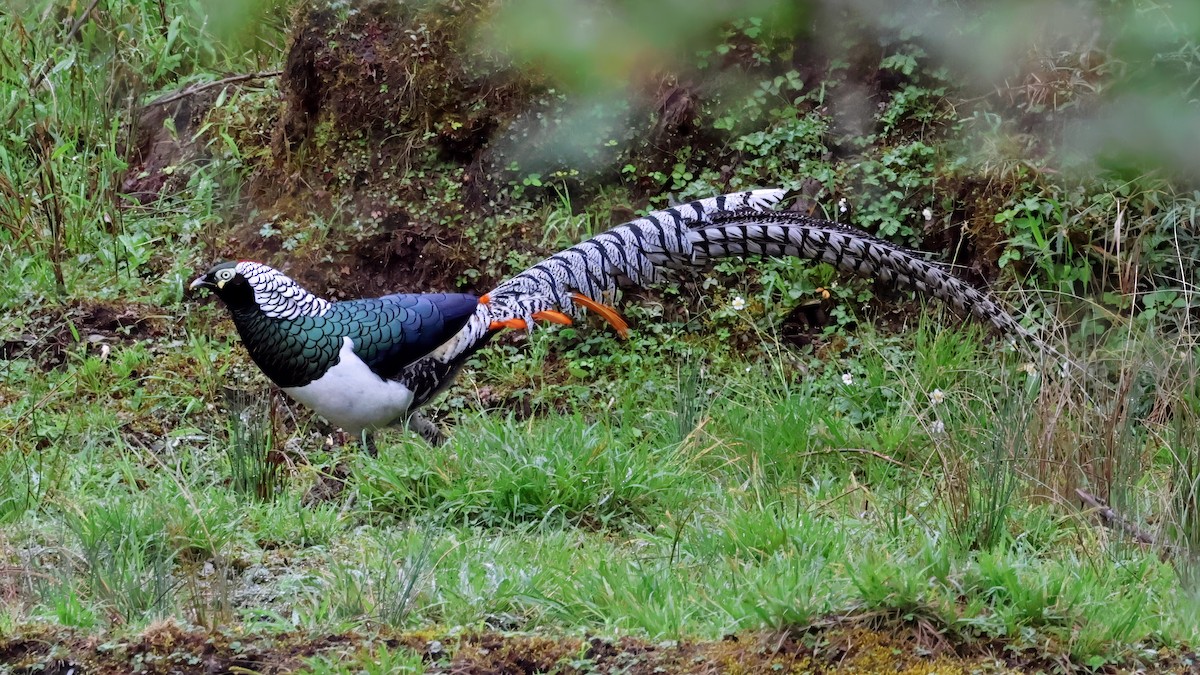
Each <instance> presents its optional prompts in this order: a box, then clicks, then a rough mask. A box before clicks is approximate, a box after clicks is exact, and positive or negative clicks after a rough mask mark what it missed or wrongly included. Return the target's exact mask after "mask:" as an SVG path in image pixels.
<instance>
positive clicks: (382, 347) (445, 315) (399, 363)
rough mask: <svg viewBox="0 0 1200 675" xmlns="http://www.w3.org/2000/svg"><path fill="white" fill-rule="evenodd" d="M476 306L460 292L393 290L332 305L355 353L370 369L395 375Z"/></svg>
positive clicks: (446, 337) (390, 376)
mask: <svg viewBox="0 0 1200 675" xmlns="http://www.w3.org/2000/svg"><path fill="white" fill-rule="evenodd" d="M478 305H479V298H477V297H475V296H474V295H467V294H461V293H428V294H410V293H398V294H395V295H385V296H383V297H380V298H370V299H364V300H351V301H348V302H339V303H336V304H335V305H334V310H335V311H336V312H337V314H338V317H337V319H336V320H337V321H339V322H342V323H343V324H344V326H345V335H346V336H347V337H349V338H350V339H351V341H352V342H353V343H354V353H355V355H357V356H358V358H360V359H362V360H363V362H364V363H366V364H367V367H369V368H370V369H371V370H372V371H373V372H374V373H375V374H377V375H379V376H380V377H382V378H384V379H393V378H395V377H396V376H397V375H398V374H399V373H400V372H401V371H402V370H403V369H404V368H405V366H407V365H409V364H410V363H412V362H414V361H416V360H418V359H420V358H421V357H423V356H425V355H427V354H429V353H430V352H431V351H433V350H434V349H436V348H437V347H438V346H439V345H441V344H442V343H444V342H446V341H447V340H449V339H450V338H451V337H453V336H454V334H455V333H457V332H459V331H460V330H461V329H462V327H463V326H464V325H466V323H467V320H468V319H470V318H471V316H472V315H473V314H474V312H475V309H476V307H477V306H478Z"/></svg>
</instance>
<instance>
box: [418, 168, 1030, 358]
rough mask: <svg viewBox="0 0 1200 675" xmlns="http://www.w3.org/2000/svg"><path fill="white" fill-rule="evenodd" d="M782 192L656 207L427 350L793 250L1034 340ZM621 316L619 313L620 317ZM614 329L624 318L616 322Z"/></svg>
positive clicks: (534, 273)
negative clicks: (707, 269) (626, 288)
mask: <svg viewBox="0 0 1200 675" xmlns="http://www.w3.org/2000/svg"><path fill="white" fill-rule="evenodd" d="M784 195H785V191H784V190H778V189H768V190H752V191H749V192H739V193H734V194H729V195H721V196H718V197H711V198H708V199H702V200H698V201H694V202H691V203H689V204H684V205H681V206H677V207H674V208H670V209H665V210H661V211H654V212H651V213H649V214H647V215H645V216H644V217H642V218H638V219H637V220H633V221H630V222H628V223H625V224H623V225H618V226H617V227H614V228H613V229H611V230H608V231H607V232H603V233H601V234H599V235H596V236H595V237H593V238H591V239H589V240H587V241H584V242H582V243H579V244H576V245H575V246H572V247H571V248H568V249H566V250H564V251H561V252H559V253H556V254H554V255H552V256H550V257H549V258H547V259H545V260H543V261H542V262H540V263H538V264H536V265H534V266H533V267H531V268H529V269H527V270H525V271H524V272H521V273H520V274H518V275H516V276H514V277H513V278H511V279H509V280H508V281H505V282H503V283H502V284H500V285H499V286H497V287H496V288H495V290H493V291H492V292H490V293H488V294H487V295H486V296H485V297H484V301H483V304H481V305H480V307H479V310H478V311H477V312H476V313H475V316H473V317H472V319H471V320H470V322H468V324H467V325H466V327H464V328H463V329H462V331H460V332H459V334H458V335H456V336H455V338H454V339H452V340H451V341H450V342H448V343H446V344H445V345H443V347H442V348H441V349H439V350H438V352H435V354H433V355H431V356H432V358H434V359H436V360H438V361H439V362H441V363H443V364H449V363H453V362H456V361H458V360H460V359H461V358H463V356H464V355H466V354H469V353H471V352H473V351H475V350H476V349H478V347H479V346H480V345H481V344H482V342H483V341H485V340H486V339H487V338H488V337H489V336H490V335H491V334H492V333H493V332H494V331H495V329H496V328H497V327H499V326H513V327H515V326H525V327H532V326H533V324H534V321H535V320H536V319H545V320H551V321H558V322H560V323H562V322H565V321H566V320H567V319H569V318H577V317H579V315H580V314H581V310H582V308H585V307H586V308H591V309H593V310H599V311H601V312H602V313H603V312H605V311H608V312H611V314H608V315H606V318H609V319H610V320H613V317H615V316H616V313H615V311H613V310H610V309H608V308H606V307H605V304H604V303H611V302H613V301H614V300H615V296H616V294H617V291H618V289H619V287H620V286H621V285H623V284H633V285H638V286H645V285H648V284H652V283H654V282H656V281H659V280H660V279H661V278H662V276H663V274H662V273H663V271H664V270H665V269H678V268H696V267H704V266H706V265H708V264H709V263H710V262H712V261H713V260H718V259H721V258H728V257H744V256H747V255H764V256H768V257H797V258H805V259H810V260H819V261H823V262H827V263H830V264H832V265H834V266H835V267H837V268H838V269H839V270H841V271H843V272H849V273H853V274H857V275H860V276H867V277H877V278H880V279H883V280H885V281H891V282H893V283H895V284H897V285H899V286H901V287H904V288H910V289H915V290H918V291H921V292H923V293H928V294H929V295H932V296H934V297H936V298H938V299H940V300H943V301H945V302H947V303H949V304H950V305H952V306H953V307H954V308H955V309H957V310H959V311H961V312H966V313H970V314H973V315H975V316H976V317H978V318H980V319H982V320H984V321H987V322H989V323H991V324H992V325H993V326H995V327H996V328H998V329H1000V330H1002V331H1005V332H1008V333H1012V334H1015V335H1018V336H1021V337H1024V338H1027V339H1030V340H1032V341H1034V342H1035V344H1040V343H1039V342H1038V341H1037V340H1036V339H1035V338H1033V336H1031V335H1030V333H1029V332H1028V331H1027V330H1025V329H1024V328H1023V327H1022V326H1021V325H1020V324H1019V323H1017V321H1016V319H1014V318H1013V317H1012V316H1011V315H1010V314H1008V312H1006V311H1004V309H1002V308H1001V307H1000V306H999V305H998V304H996V303H995V302H994V301H993V300H992V299H991V298H989V297H988V296H987V295H986V294H984V293H982V292H980V291H979V290H977V289H975V288H974V287H972V286H971V285H970V284H967V283H966V282H964V281H962V280H961V279H958V278H957V277H955V276H954V275H953V274H951V273H950V272H949V271H948V270H947V269H946V268H945V267H943V266H941V265H939V264H937V263H933V262H929V261H927V260H924V259H923V258H922V257H921V256H920V254H918V253H916V252H914V251H910V250H908V249H905V248H904V247H901V246H898V245H896V244H892V243H890V242H887V241H884V240H882V239H879V238H876V237H873V236H871V235H870V234H867V233H866V232H862V231H860V230H857V229H855V228H852V227H847V226H845V225H840V224H838V223H833V222H830V221H826V220H819V219H816V218H809V217H807V216H803V215H800V214H797V213H792V212H787V211H776V210H774V209H773V208H772V207H774V206H775V205H777V204H778V203H779V202H780V200H782V199H783V197H784ZM617 319H619V317H617ZM618 327H620V325H619V324H618Z"/></svg>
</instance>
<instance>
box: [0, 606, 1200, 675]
mask: <svg viewBox="0 0 1200 675" xmlns="http://www.w3.org/2000/svg"><path fill="white" fill-rule="evenodd" d="M385 648H386V649H387V650H388V651H389V652H393V653H394V652H395V651H396V650H398V649H401V648H403V649H408V650H412V651H414V652H417V653H419V654H421V655H422V657H423V660H424V662H425V667H426V669H427V671H428V672H433V673H480V674H491V673H497V674H499V673H545V672H558V673H628V674H630V675H661V674H669V673H897V674H911V675H918V674H926V673H939V674H945V675H953V674H955V673H963V674H965V673H1017V672H1066V673H1070V672H1095V671H1094V670H1093V669H1090V668H1084V667H1082V666H1080V665H1078V664H1072V663H1070V662H1069V661H1066V660H1060V659H1054V658H1050V657H1047V656H1045V655H1044V654H1041V653H1040V652H1038V651H1037V650H1033V649H1013V648H1011V647H1006V646H1005V645H1003V644H999V643H994V642H987V641H983V642H968V643H960V644H955V643H952V642H951V641H950V640H948V639H946V638H945V637H944V636H943V635H941V634H940V633H939V632H937V631H936V630H933V629H932V628H931V627H929V626H928V625H926V624H923V623H921V622H912V621H909V622H902V621H881V620H878V619H864V618H858V619H837V620H829V621H827V622H823V623H820V624H816V625H814V626H812V627H809V628H807V629H803V630H783V631H773V632H755V633H744V634H738V635H729V636H726V637H725V638H724V639H722V640H718V641H688V640H683V641H663V642H650V641H647V640H644V639H639V638H632V637H624V638H620V639H616V640H612V639H606V638H598V637H593V638H584V639H581V638H576V637H552V636H544V635H529V634H507V633H494V632H484V633H467V634H463V635H457V636H455V635H439V634H436V633H430V632H423V633H403V632H393V631H388V630H382V631H379V632H373V633H365V632H353V633H340V634H320V633H305V632H300V631H296V632H286V633H275V634H264V635H247V634H241V633H232V632H223V631H211V632H208V631H203V630H199V629H191V628H185V627H182V626H180V625H178V624H175V623H173V622H164V623H160V624H156V625H152V626H150V627H149V628H147V629H146V630H144V631H143V632H141V633H140V634H138V635H135V636H129V637H121V636H116V635H94V634H91V635H89V634H82V633H76V632H74V631H70V630H65V629H58V628H46V627H27V628H25V629H23V630H20V631H17V632H16V633H14V634H12V635H9V636H7V637H3V638H0V665H3V666H6V667H7V670H6V671H5V672H13V673H40V674H42V675H66V674H67V673H81V672H82V673H97V674H110V673H111V674H116V673H128V672H144V673H184V674H186V673H197V674H199V673H206V674H207V673H289V672H295V671H297V670H299V669H302V668H303V667H304V666H305V664H306V662H309V661H310V660H312V659H314V658H321V659H324V660H326V661H333V662H341V663H345V664H347V665H349V664H355V663H357V664H364V663H366V664H370V663H372V662H373V661H374V659H373V655H375V654H378V653H379V652H380V651H381V650H382V649H385ZM1196 660H1197V659H1196V655H1195V654H1189V653H1176V652H1171V651H1167V650H1160V651H1159V652H1158V656H1157V660H1156V661H1155V662H1153V663H1142V662H1139V661H1134V660H1130V661H1128V662H1127V663H1123V664H1111V665H1109V666H1108V667H1106V668H1104V669H1103V671H1102V672H1112V673H1118V672H1148V671H1152V672H1175V673H1200V666H1197V665H1196Z"/></svg>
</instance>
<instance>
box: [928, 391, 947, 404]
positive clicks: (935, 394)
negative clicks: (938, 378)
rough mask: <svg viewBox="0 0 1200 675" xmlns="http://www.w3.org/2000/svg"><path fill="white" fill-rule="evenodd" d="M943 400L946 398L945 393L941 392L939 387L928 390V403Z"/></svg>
mask: <svg viewBox="0 0 1200 675" xmlns="http://www.w3.org/2000/svg"><path fill="white" fill-rule="evenodd" d="M945 400H946V393H945V392H943V391H942V390H941V389H934V390H933V391H931V392H929V402H930V403H932V404H934V405H937V404H939V403H941V402H942V401H945Z"/></svg>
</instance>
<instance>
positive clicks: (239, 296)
mask: <svg viewBox="0 0 1200 675" xmlns="http://www.w3.org/2000/svg"><path fill="white" fill-rule="evenodd" d="M199 288H207V289H209V290H210V291H212V292H213V293H215V294H216V295H217V297H218V298H221V300H223V301H224V302H225V305H226V306H228V307H229V309H231V310H233V311H234V312H235V313H236V312H237V311H239V310H246V309H251V308H255V307H257V308H258V309H259V310H261V311H262V312H263V313H264V314H266V315H267V316H269V317H271V318H275V319H295V318H297V317H299V316H315V315H322V314H324V313H325V312H326V311H328V310H329V302H328V301H327V300H323V299H321V298H318V297H317V296H315V295H313V294H312V293H309V292H308V291H306V290H304V289H303V288H301V286H300V284H298V283H296V282H295V281H292V280H291V279H289V278H288V277H287V276H286V275H284V274H283V273H282V272H280V271H279V270H277V269H275V268H274V267H269V266H267V265H263V264H262V263H256V262H250V261H248V260H243V261H241V262H223V263H220V264H217V265H214V266H213V267H212V268H211V269H209V270H208V271H207V272H205V273H204V274H202V275H201V276H199V277H198V278H196V280H195V281H193V282H192V283H191V284H189V285H188V289H189V290H196V289H199Z"/></svg>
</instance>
